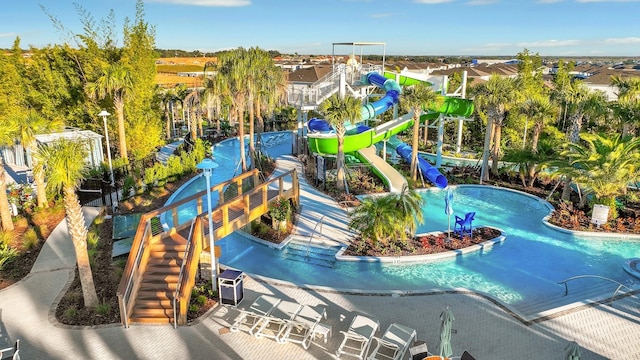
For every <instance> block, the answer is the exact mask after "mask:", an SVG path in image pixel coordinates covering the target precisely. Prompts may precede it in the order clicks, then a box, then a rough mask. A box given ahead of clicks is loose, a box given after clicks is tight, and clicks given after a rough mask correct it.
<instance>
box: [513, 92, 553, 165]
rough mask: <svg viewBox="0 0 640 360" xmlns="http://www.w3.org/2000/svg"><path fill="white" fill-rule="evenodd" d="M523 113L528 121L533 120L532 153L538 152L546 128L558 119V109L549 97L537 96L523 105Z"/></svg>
mask: <svg viewBox="0 0 640 360" xmlns="http://www.w3.org/2000/svg"><path fill="white" fill-rule="evenodd" d="M521 111H522V113H523V114H524V115H525V116H526V117H527V118H528V119H531V120H533V129H532V136H531V151H533V152H537V151H538V141H539V139H540V134H541V133H542V130H543V129H544V127H545V126H546V125H547V124H548V123H549V122H551V121H552V120H553V119H555V118H556V117H557V115H558V111H557V108H556V107H555V105H554V104H553V102H551V100H550V99H549V97H548V96H546V95H535V96H533V97H532V98H530V99H527V100H526V101H525V102H524V104H522V107H521ZM523 145H525V146H526V144H523Z"/></svg>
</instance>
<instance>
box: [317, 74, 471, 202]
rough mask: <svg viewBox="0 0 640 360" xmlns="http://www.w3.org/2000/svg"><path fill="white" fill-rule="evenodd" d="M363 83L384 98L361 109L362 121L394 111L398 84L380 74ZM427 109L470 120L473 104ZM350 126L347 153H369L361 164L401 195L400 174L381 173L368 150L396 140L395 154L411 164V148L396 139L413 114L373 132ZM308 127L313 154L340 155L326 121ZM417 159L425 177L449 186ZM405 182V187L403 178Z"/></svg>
mask: <svg viewBox="0 0 640 360" xmlns="http://www.w3.org/2000/svg"><path fill="white" fill-rule="evenodd" d="M363 80H364V81H365V82H366V83H368V84H372V85H375V86H377V87H379V88H381V89H384V90H385V95H384V96H383V97H382V98H381V99H379V100H377V101H375V102H373V103H369V104H366V105H364V106H363V107H362V109H361V115H362V120H363V121H364V120H369V119H373V118H375V117H376V116H377V115H380V114H382V113H383V112H385V111H387V110H389V109H391V108H392V107H393V106H394V105H395V104H397V103H398V100H399V95H400V93H401V88H400V86H399V85H398V83H397V82H396V81H395V80H392V79H387V78H386V77H384V76H382V75H380V74H378V73H369V74H367V75H366V76H365V77H364V79H363ZM427 109H428V110H429V111H433V112H434V113H436V114H438V113H440V112H442V113H453V114H454V115H460V116H468V115H470V114H471V113H472V112H473V104H472V103H471V102H470V101H469V100H464V99H458V98H448V97H443V99H442V100H441V101H439V102H438V105H437V106H434V105H433V104H432V105H431V106H427ZM348 125H349V126H348V127H347V133H346V134H345V138H344V144H343V147H344V152H345V153H350V152H358V151H360V150H361V149H368V150H366V151H362V152H360V153H359V154H358V155H359V156H358V157H359V158H360V159H361V160H362V161H366V162H368V163H371V164H372V165H373V166H374V172H376V173H377V174H378V175H379V176H381V178H382V179H383V181H384V182H385V184H387V186H389V187H390V191H392V192H394V191H400V190H401V188H400V189H399V188H398V186H399V185H398V182H397V181H394V179H395V178H396V177H397V176H398V175H399V174H397V172H395V174H394V173H391V171H390V170H388V168H386V167H385V168H384V169H381V166H380V165H381V163H380V161H378V159H375V158H373V157H375V156H376V155H375V153H373V154H372V151H371V149H369V148H370V147H371V146H372V145H374V144H376V143H378V142H380V141H383V140H390V139H392V138H393V140H391V141H390V143H389V144H390V145H391V146H392V147H393V148H395V149H396V152H398V154H399V155H400V156H401V157H402V158H403V159H405V160H406V161H408V162H411V147H410V146H408V145H407V144H405V143H403V142H401V141H400V140H398V139H397V138H396V137H395V135H396V134H398V133H400V132H402V131H404V130H406V129H408V128H409V127H411V126H412V125H413V118H412V116H411V114H406V115H403V116H401V117H399V118H397V119H394V120H392V121H389V122H386V123H384V124H381V125H379V126H376V127H374V128H369V127H367V126H363V125H355V124H351V123H349V124H348ZM307 126H308V128H309V133H308V142H309V149H310V150H311V151H312V152H315V153H318V154H321V155H333V154H337V152H338V140H337V137H336V134H335V132H333V131H332V129H331V127H330V126H329V124H327V122H326V121H324V120H321V119H311V120H310V121H309V122H308V124H307ZM418 159H419V160H418V162H419V164H418V166H419V168H420V170H421V172H422V174H423V176H424V177H426V178H427V179H428V180H429V181H431V182H432V183H434V184H435V185H436V186H438V187H439V188H445V187H446V186H447V179H446V178H445V177H444V176H443V175H442V174H441V173H440V172H439V171H438V170H437V169H436V168H434V167H433V166H431V164H429V163H428V162H427V161H426V160H424V159H422V158H420V157H418ZM394 171H395V170H394ZM403 182H404V183H406V180H404V178H403ZM394 183H395V185H394Z"/></svg>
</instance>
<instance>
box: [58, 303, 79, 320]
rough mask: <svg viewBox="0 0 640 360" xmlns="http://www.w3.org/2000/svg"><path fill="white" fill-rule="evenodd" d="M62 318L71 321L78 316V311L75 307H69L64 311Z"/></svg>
mask: <svg viewBox="0 0 640 360" xmlns="http://www.w3.org/2000/svg"><path fill="white" fill-rule="evenodd" d="M62 316H63V317H64V318H65V319H66V320H73V319H74V318H75V317H76V316H78V309H77V308H76V307H75V306H70V307H68V308H66V309H65V310H64V312H63V315H62Z"/></svg>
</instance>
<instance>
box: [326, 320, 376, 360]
mask: <svg viewBox="0 0 640 360" xmlns="http://www.w3.org/2000/svg"><path fill="white" fill-rule="evenodd" d="M378 328H380V322H378V320H373V319H370V318H368V317H366V316H364V315H356V316H355V317H354V318H353V320H352V321H351V325H349V329H348V330H347V331H340V332H341V333H342V334H343V335H344V339H343V340H342V343H341V344H340V347H338V351H336V356H337V357H340V356H341V355H348V356H353V357H356V358H358V359H364V357H365V356H366V355H367V351H369V345H370V344H371V339H372V338H373V335H375V333H376V331H378Z"/></svg>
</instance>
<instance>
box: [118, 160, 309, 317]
mask: <svg viewBox="0 0 640 360" xmlns="http://www.w3.org/2000/svg"><path fill="white" fill-rule="evenodd" d="M211 191H212V192H214V191H217V192H218V194H219V199H220V201H219V204H218V205H217V206H216V207H215V208H213V209H212V210H211V216H212V222H213V235H214V239H221V238H223V237H225V236H227V235H228V234H230V233H232V232H234V231H236V230H238V229H240V228H242V227H244V226H245V225H247V224H249V223H250V222H251V221H253V220H256V219H258V218H260V217H261V216H262V215H264V214H266V213H267V212H268V211H269V204H271V203H272V202H273V201H274V200H276V199H277V198H279V197H282V198H285V199H290V200H291V201H292V202H293V203H294V205H295V206H298V205H299V196H300V190H299V186H298V174H297V172H296V170H291V171H289V172H286V173H284V174H282V175H280V176H278V177H276V178H274V179H272V180H269V181H267V182H264V183H260V178H259V172H258V170H252V171H249V172H246V173H244V174H241V175H239V176H237V177H235V178H233V179H231V180H229V181H225V182H223V183H220V184H217V185H214V186H212V187H211ZM203 196H206V190H205V191H201V192H199V193H197V194H194V195H191V196H189V197H187V198H185V199H182V200H180V201H177V202H175V203H172V204H170V205H168V206H165V207H162V208H160V209H157V210H154V211H151V212H148V213H146V214H144V215H142V217H141V218H140V223H139V225H138V229H137V231H136V235H135V237H134V239H133V244H132V246H131V252H130V253H129V258H128V260H127V264H126V266H125V269H124V272H123V274H122V278H121V280H120V285H119V287H118V293H117V296H118V306H119V307H120V318H121V321H122V324H123V325H124V326H125V327H128V326H129V324H130V323H170V324H173V325H174V326H177V325H183V324H185V323H186V313H187V309H188V306H189V298H190V296H191V289H192V288H193V286H194V283H195V277H196V272H197V269H198V263H199V262H200V261H201V258H202V257H201V254H207V253H208V255H209V256H211V249H210V246H209V241H207V240H206V239H208V234H209V231H210V229H209V226H208V224H209V219H208V218H207V216H209V215H210V214H209V213H208V212H207V211H204V212H203V207H202V205H203V204H202V197H203ZM189 204H191V206H195V207H196V209H197V214H198V215H196V216H195V217H194V218H192V219H188V220H187V221H184V222H182V223H181V222H180V221H181V219H180V218H179V216H178V214H179V212H178V209H179V208H182V207H184V206H189ZM168 216H170V218H171V219H172V223H173V224H174V226H173V227H171V228H170V229H168V230H165V231H162V232H160V233H158V232H157V231H154V229H152V226H151V223H152V221H151V220H152V219H154V218H161V219H163V218H164V219H165V220H166V218H167V217H168ZM154 222H157V221H154ZM214 255H215V256H216V257H218V256H219V254H217V253H216V251H215V249H214Z"/></svg>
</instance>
